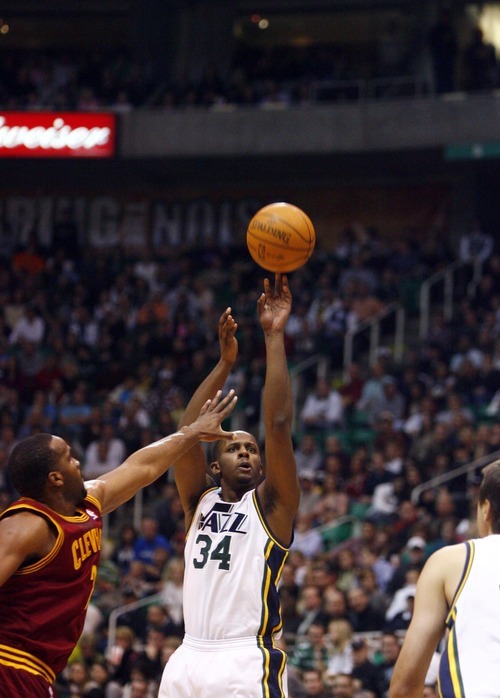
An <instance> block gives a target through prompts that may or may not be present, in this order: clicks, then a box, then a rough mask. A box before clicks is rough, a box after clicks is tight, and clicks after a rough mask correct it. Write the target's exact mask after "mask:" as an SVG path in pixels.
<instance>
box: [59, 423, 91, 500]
mask: <svg viewBox="0 0 500 698" xmlns="http://www.w3.org/2000/svg"><path fill="white" fill-rule="evenodd" d="M52 447H53V449H54V450H55V451H56V453H57V455H58V459H57V466H56V468H54V470H58V471H59V472H60V473H61V475H62V476H63V478H64V486H63V492H64V496H65V498H66V499H67V500H68V501H70V502H72V503H73V504H80V503H81V502H82V500H83V499H84V498H85V496H86V494H87V490H86V489H85V485H84V482H83V476H82V471H81V470H80V461H79V460H77V459H76V458H74V456H73V454H72V451H71V447H70V446H69V444H67V443H66V441H64V440H63V439H60V438H59V437H54V439H53V441H52Z"/></svg>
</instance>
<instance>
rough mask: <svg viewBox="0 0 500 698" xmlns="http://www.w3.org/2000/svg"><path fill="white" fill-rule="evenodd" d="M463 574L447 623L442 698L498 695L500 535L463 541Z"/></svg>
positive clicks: (443, 656)
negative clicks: (464, 552) (464, 547)
mask: <svg viewBox="0 0 500 698" xmlns="http://www.w3.org/2000/svg"><path fill="white" fill-rule="evenodd" d="M465 545H466V547H467V558H466V562H465V566H464V572H463V575H462V579H461V581H460V584H459V585H458V588H457V592H456V594H455V597H454V599H453V603H452V605H451V608H450V612H449V614H448V617H447V619H446V624H447V626H448V628H449V629H450V632H449V635H448V639H447V641H446V646H445V648H444V651H443V653H442V655H441V662H440V667H439V689H440V694H441V696H443V698H465V696H467V698H493V697H495V698H498V696H500V535H490V536H486V537H485V538H478V539H473V540H470V541H467V542H466V543H465Z"/></svg>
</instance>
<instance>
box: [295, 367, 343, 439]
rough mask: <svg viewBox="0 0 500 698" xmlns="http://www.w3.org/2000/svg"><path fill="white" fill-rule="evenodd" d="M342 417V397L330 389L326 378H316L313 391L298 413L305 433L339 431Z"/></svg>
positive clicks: (336, 391)
mask: <svg viewBox="0 0 500 698" xmlns="http://www.w3.org/2000/svg"><path fill="white" fill-rule="evenodd" d="M343 417H344V404H343V401H342V396H341V395H340V393H339V392H338V390H335V389H334V388H332V387H331V385H330V383H329V382H328V381H327V379H326V378H318V380H317V381H316V387H315V390H314V391H313V392H311V393H309V395H308V396H307V397H306V400H305V402H304V406H303V407H302V410H301V412H300V422H301V426H302V429H304V430H305V431H307V430H312V431H328V430H330V429H339V428H340V427H341V426H342V423H343Z"/></svg>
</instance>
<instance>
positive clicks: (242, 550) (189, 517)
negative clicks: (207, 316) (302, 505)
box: [159, 274, 300, 698]
mask: <svg viewBox="0 0 500 698" xmlns="http://www.w3.org/2000/svg"><path fill="white" fill-rule="evenodd" d="M291 306H292V297H291V293H290V289H289V286H288V280H287V277H286V276H282V275H281V274H276V275H275V280H274V289H273V288H272V287H271V284H270V282H269V280H268V279H265V281H264V293H262V294H261V296H260V298H259V299H258V301H257V312H258V316H259V320H260V324H261V327H262V330H263V332H264V340H265V346H266V379H265V385H264V400H263V409H264V425H265V431H266V436H265V461H266V466H265V477H264V466H263V463H262V460H261V454H260V450H259V446H258V444H257V441H256V439H255V437H254V436H252V435H251V434H249V433H247V432H243V431H239V432H236V435H237V436H236V440H233V441H229V440H223V441H220V442H218V443H217V444H216V449H215V452H214V455H213V460H212V462H211V463H210V471H211V474H212V475H213V476H214V477H215V478H217V479H219V481H220V486H218V487H214V480H213V479H210V478H208V479H207V463H206V459H205V455H204V452H203V449H202V448H193V449H191V450H190V451H189V452H188V453H186V454H185V456H183V457H182V458H181V459H180V460H179V461H177V463H176V464H175V466H174V474H175V480H176V483H177V487H178V490H179V495H180V498H181V501H182V505H183V508H184V514H185V526H186V533H187V536H186V547H185V554H184V557H185V563H186V565H185V568H186V571H185V576H184V603H183V605H184V623H185V629H186V634H185V637H184V639H183V643H182V645H181V647H179V648H178V649H177V650H176V652H175V653H174V654H173V655H172V657H171V658H170V659H169V661H168V663H167V665H166V667H165V670H164V673H163V678H162V681H161V686H160V691H159V698H221V697H222V696H224V698H285V697H286V696H287V695H288V691H287V674H286V655H285V653H284V652H283V650H282V649H280V648H278V647H277V646H276V645H275V640H276V639H277V638H279V636H280V633H281V612H280V607H279V599H278V592H277V586H278V582H279V579H280V576H281V571H282V569H283V565H284V562H285V560H286V557H287V554H288V549H289V546H290V544H291V541H292V536H293V522H294V518H295V515H296V513H297V509H298V504H299V498H300V490H299V483H298V479H297V470H296V465H295V459H294V456H293V445H292V438H291V423H292V395H291V387H290V377H289V373H288V366H287V359H286V354H285V345H284V330H285V325H286V321H287V320H288V317H289V315H290V311H291ZM236 329H237V325H236V322H235V321H234V319H233V317H232V315H231V309H230V308H228V309H227V310H226V311H225V312H224V313H223V315H222V316H221V319H220V321H219V341H220V347H221V356H220V360H219V362H218V364H217V365H216V367H215V368H214V370H213V371H212V372H211V373H210V374H209V376H207V378H206V379H205V381H204V382H203V383H202V384H201V386H200V387H199V388H198V390H197V391H196V392H195V394H194V395H193V397H192V398H191V400H190V402H189V404H188V406H187V408H186V412H185V414H184V416H183V419H182V421H181V424H184V423H185V422H186V421H187V422H189V420H190V418H191V415H192V414H193V413H195V412H196V410H197V406H198V405H199V404H203V402H204V401H205V399H206V397H205V395H207V394H208V395H210V394H212V393H213V391H214V389H215V390H217V389H220V388H222V387H223V385H224V382H225V380H226V378H227V377H228V375H229V373H230V370H231V367H232V366H233V364H234V361H235V360H236V356H237V352H238V343H237V340H236V337H235V332H236Z"/></svg>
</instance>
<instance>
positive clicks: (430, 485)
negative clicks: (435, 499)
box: [411, 450, 500, 504]
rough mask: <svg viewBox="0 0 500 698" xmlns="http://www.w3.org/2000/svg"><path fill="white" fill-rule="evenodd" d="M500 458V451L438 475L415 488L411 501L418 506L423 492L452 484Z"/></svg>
mask: <svg viewBox="0 0 500 698" xmlns="http://www.w3.org/2000/svg"><path fill="white" fill-rule="evenodd" d="M498 458H500V450H497V451H493V452H492V453H487V454H486V455H485V456H481V458H476V459H475V460H473V461H471V462H469V463H464V464H463V465H459V466H458V468H453V470H449V471H448V472H446V473H442V474H441V475H436V477H433V478H431V479H430V480H427V482H422V483H421V484H420V485H417V486H416V487H414V488H413V490H412V492H411V501H412V502H413V503H414V504H417V503H418V501H419V499H420V496H421V495H422V493H423V492H427V490H432V489H435V488H436V487H439V486H440V485H443V484H445V483H448V482H451V481H452V480H454V479H455V478H457V477H460V476H461V475H469V474H470V473H472V472H474V471H477V470H481V469H482V468H484V467H485V466H486V465H488V463H491V462H492V461H494V460H497V459H498Z"/></svg>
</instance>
